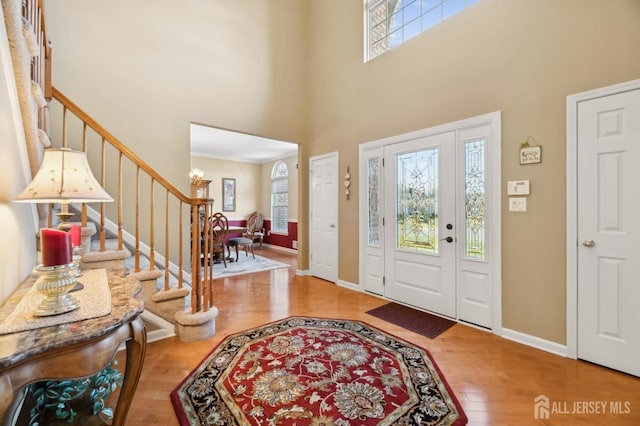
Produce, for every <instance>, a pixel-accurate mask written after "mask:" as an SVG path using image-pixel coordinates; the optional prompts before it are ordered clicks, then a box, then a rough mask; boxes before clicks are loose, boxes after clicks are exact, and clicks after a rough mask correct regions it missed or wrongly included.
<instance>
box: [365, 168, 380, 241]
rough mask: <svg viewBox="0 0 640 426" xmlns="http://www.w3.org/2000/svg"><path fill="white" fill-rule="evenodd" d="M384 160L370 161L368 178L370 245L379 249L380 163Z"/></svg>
mask: <svg viewBox="0 0 640 426" xmlns="http://www.w3.org/2000/svg"><path fill="white" fill-rule="evenodd" d="M381 162H382V158H380V157H376V158H370V159H369V161H368V165H367V166H368V168H367V178H368V182H367V183H368V187H369V197H368V206H369V226H368V227H367V228H368V230H369V239H368V240H369V245H370V246H375V247H379V246H380V230H381V229H380V217H381V213H380V208H381V206H380V185H381V183H382V182H381V181H382V178H381V176H380V173H381V169H382V168H381V167H380V163H381Z"/></svg>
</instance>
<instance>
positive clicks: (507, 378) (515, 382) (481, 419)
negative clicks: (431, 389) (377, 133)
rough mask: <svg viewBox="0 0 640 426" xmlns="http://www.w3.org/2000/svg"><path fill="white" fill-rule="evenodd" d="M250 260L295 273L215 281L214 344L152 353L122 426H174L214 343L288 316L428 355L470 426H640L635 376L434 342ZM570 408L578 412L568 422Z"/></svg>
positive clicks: (449, 339)
mask: <svg viewBox="0 0 640 426" xmlns="http://www.w3.org/2000/svg"><path fill="white" fill-rule="evenodd" d="M256 254H259V255H264V256H266V257H272V258H274V259H277V260H280V261H283V262H287V263H290V264H292V266H291V268H288V269H278V270H274V271H267V272H261V273H255V274H250V275H240V276H236V277H231V278H226V279H224V280H220V281H216V282H215V284H214V287H215V290H214V291H215V305H216V306H217V307H218V309H219V310H220V314H219V316H218V318H217V319H216V328H217V330H216V334H215V336H213V337H212V338H210V339H208V340H206V341H201V342H196V343H184V342H182V341H180V340H179V339H178V338H170V339H166V340H162V341H159V342H155V343H151V344H149V345H148V348H147V354H146V360H145V364H144V368H143V372H142V378H141V379H140V384H139V386H138V389H137V392H136V394H135V397H134V400H133V404H132V406H131V409H130V411H129V416H128V419H127V425H178V421H177V419H176V416H175V413H174V411H173V407H172V405H171V402H170V400H169V393H170V392H171V391H172V390H173V389H174V388H175V387H176V386H177V385H178V384H179V383H180V382H181V381H182V380H183V379H184V378H185V376H186V375H188V374H189V373H190V372H191V370H192V369H194V368H195V367H196V366H197V365H198V364H199V362H200V361H201V360H202V359H203V358H204V357H205V356H206V355H207V354H208V353H209V352H210V351H211V350H212V349H213V348H214V346H215V345H216V344H217V343H218V342H219V341H220V340H222V339H223V338H224V337H225V336H226V335H228V334H230V333H234V332H238V331H242V330H245V329H247V328H251V327H254V326H258V325H260V324H263V323H266V322H269V321H273V320H277V319H281V318H284V317H287V316H292V315H301V316H318V317H327V318H342V319H355V320H362V321H364V322H367V323H369V324H371V325H373V326H376V327H378V328H381V329H383V330H385V331H387V332H389V333H391V334H393V335H396V336H398V337H401V338H403V339H405V340H408V341H410V342H412V343H414V344H416V345H419V346H421V347H423V348H425V349H428V350H429V351H430V352H431V355H432V356H433V357H434V359H435V361H436V363H437V364H438V366H439V367H440V370H441V371H442V373H443V374H444V376H445V377H446V379H447V381H448V382H449V384H450V385H451V388H452V389H453V391H454V393H455V395H456V396H457V398H458V399H459V401H460V403H461V404H462V406H463V409H464V410H465V412H466V414H467V416H468V417H469V424H470V425H527V424H548V425H556V424H562V425H574V424H575V425H579V424H585V425H586V424H588V425H611V424H616V425H638V424H640V379H638V378H636V377H633V376H629V375H625V374H622V373H619V372H616V371H612V370H609V369H607V368H603V367H600V366H597V365H593V364H590V363H587V362H583V361H576V360H571V359H567V358H563V357H560V356H556V355H552V354H550V353H547V352H544V351H540V350H536V349H533V348H530V347H528V346H524V345H521V344H518V343H515V342H512V341H509V340H506V339H503V338H500V337H497V336H495V335H493V334H490V333H488V332H485V331H482V330H478V329H475V328H473V327H469V326H466V325H462V324H456V325H455V326H453V327H452V328H450V329H449V330H447V331H446V332H444V333H443V334H442V335H440V336H439V337H437V338H436V339H433V340H431V339H428V338H426V337H422V336H420V335H417V334H415V333H412V332H410V331H407V330H404V329H402V328H399V327H396V326H393V325H391V324H388V323H386V322H384V321H382V320H379V319H377V318H375V317H372V316H370V315H367V314H366V313H365V312H366V311H367V310H369V309H372V308H375V307H377V306H380V305H382V304H384V303H386V301H385V300H383V299H380V298H377V297H374V296H371V295H368V294H365V293H362V292H357V291H353V290H349V289H345V288H343V287H340V286H337V285H335V284H332V283H329V282H326V281H323V280H319V279H316V278H313V277H308V276H297V275H295V271H296V263H295V257H294V256H293V255H291V254H288V253H284V252H281V251H277V250H273V249H267V248H265V249H264V250H256ZM538 395H545V396H547V397H548V398H549V399H550V401H551V405H550V409H551V410H552V412H551V414H550V418H549V419H548V420H536V419H534V398H536V397H537V396H538ZM595 402H598V403H599V405H598V406H597V407H598V408H601V409H602V408H604V412H603V413H602V412H601V413H595V412H593V413H589V411H593V410H592V409H593V408H595V407H596V405H595V404H594V403H595ZM600 403H606V406H604V407H603V406H602V405H600ZM627 403H628V404H627ZM583 404H584V405H583ZM614 404H615V405H614ZM617 404H621V405H620V406H619V405H617ZM576 407H577V408H580V409H582V412H583V413H582V414H580V413H572V412H573V411H574V408H576ZM612 407H614V408H615V407H617V408H621V410H622V413H620V414H615V413H612V410H613V408H612ZM627 409H628V410H629V411H628V412H626V410H627ZM565 412H568V413H565ZM585 412H586V413H585Z"/></svg>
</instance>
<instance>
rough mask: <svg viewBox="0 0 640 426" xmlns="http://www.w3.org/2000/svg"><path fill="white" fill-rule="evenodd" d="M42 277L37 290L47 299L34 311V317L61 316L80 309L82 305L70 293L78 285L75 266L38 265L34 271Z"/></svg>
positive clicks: (71, 264) (37, 284)
mask: <svg viewBox="0 0 640 426" xmlns="http://www.w3.org/2000/svg"><path fill="white" fill-rule="evenodd" d="M34 272H35V273H36V274H39V275H40V277H39V278H38V280H37V281H36V284H35V285H36V289H37V290H38V291H39V292H40V293H42V294H43V295H45V296H46V297H45V298H44V300H42V302H40V304H39V305H38V306H37V307H36V309H35V310H34V311H33V315H34V316H38V317H43V316H50V315H60V314H64V313H67V312H71V311H73V310H74V309H78V308H79V307H80V304H79V303H78V301H77V300H76V299H75V298H74V297H73V296H71V295H69V291H70V290H71V289H73V288H74V287H75V285H76V274H77V269H76V266H75V264H73V263H69V264H68V265H56V266H43V265H38V266H36V268H35V269H34Z"/></svg>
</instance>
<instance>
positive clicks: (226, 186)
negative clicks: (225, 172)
mask: <svg viewBox="0 0 640 426" xmlns="http://www.w3.org/2000/svg"><path fill="white" fill-rule="evenodd" d="M222 211H223V212H235V211H236V180H235V179H231V178H222Z"/></svg>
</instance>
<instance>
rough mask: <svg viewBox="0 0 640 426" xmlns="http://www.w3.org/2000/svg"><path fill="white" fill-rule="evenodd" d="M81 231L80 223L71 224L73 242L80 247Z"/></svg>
mask: <svg viewBox="0 0 640 426" xmlns="http://www.w3.org/2000/svg"><path fill="white" fill-rule="evenodd" d="M81 232H82V228H80V225H71V229H70V230H69V233H70V234H71V244H73V246H74V247H80V234H81Z"/></svg>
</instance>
